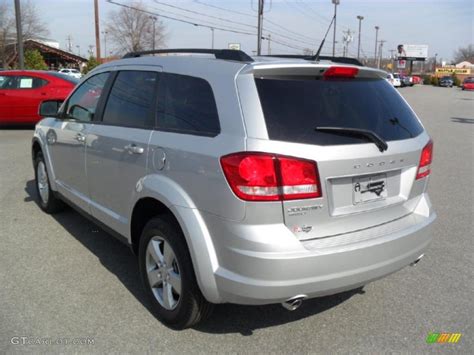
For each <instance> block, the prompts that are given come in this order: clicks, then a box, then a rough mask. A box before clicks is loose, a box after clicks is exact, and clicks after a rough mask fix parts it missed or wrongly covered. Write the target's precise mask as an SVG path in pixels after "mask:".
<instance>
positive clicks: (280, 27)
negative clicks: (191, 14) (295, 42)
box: [194, 0, 319, 41]
mask: <svg viewBox="0 0 474 355" xmlns="http://www.w3.org/2000/svg"><path fill="white" fill-rule="evenodd" d="M194 2H195V3H197V4H199V5H202V6H206V7H209V8H214V9H217V10H221V11H225V12H228V13H232V14H237V15H242V16H247V17H251V18H252V19H253V20H255V19H256V18H257V16H256V15H252V14H249V13H245V12H241V11H236V10H231V9H227V8H224V7H220V6H216V5H211V4H207V3H204V2H201V1H199V0H194ZM267 17H268V16H267ZM265 23H267V24H271V25H273V26H275V27H278V28H279V29H282V30H284V31H286V32H289V33H291V34H293V35H296V36H299V37H301V38H305V39H306V40H310V41H313V40H316V41H318V40H319V39H318V38H312V37H309V36H306V35H303V34H301V33H298V32H295V31H293V30H290V29H289V28H287V27H284V26H282V25H281V24H279V23H276V22H273V21H271V20H270V19H268V18H266V19H265Z"/></svg>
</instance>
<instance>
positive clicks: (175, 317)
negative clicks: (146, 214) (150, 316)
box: [138, 216, 212, 329]
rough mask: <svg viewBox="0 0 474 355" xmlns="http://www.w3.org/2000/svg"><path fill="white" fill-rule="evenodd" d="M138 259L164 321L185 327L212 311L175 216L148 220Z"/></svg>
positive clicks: (154, 309)
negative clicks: (198, 281) (200, 286)
mask: <svg viewBox="0 0 474 355" xmlns="http://www.w3.org/2000/svg"><path fill="white" fill-rule="evenodd" d="M138 262H139V266H140V274H141V278H142V282H143V285H144V286H145V289H146V293H147V296H148V298H149V299H150V301H151V304H152V308H153V311H154V313H155V315H156V317H157V318H158V319H159V320H160V321H161V322H163V323H164V324H165V325H167V326H169V327H171V328H173V329H185V328H188V327H191V326H193V325H194V324H197V323H198V322H200V321H202V320H203V319H205V318H207V317H208V316H209V315H210V313H211V311H212V304H210V303H209V302H207V300H206V299H205V298H204V296H203V295H202V293H201V291H200V289H199V286H198V284H197V281H196V277H195V274H194V269H193V265H192V262H191V256H190V254H189V251H188V248H187V245H186V242H185V239H184V235H183V233H182V232H181V229H180V227H179V225H178V224H177V223H176V222H175V221H174V219H173V218H171V217H170V216H160V217H155V218H152V219H151V220H150V221H149V222H148V223H147V224H146V226H145V228H144V229H143V232H142V235H141V238H140V246H139V253H138Z"/></svg>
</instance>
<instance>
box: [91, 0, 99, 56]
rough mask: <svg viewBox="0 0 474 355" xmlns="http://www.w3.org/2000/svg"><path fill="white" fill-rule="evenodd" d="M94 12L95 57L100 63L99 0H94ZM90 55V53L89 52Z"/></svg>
mask: <svg viewBox="0 0 474 355" xmlns="http://www.w3.org/2000/svg"><path fill="white" fill-rule="evenodd" d="M94 14H95V49H96V58H97V60H98V61H99V63H100V28H99V0H94ZM91 55H92V54H91Z"/></svg>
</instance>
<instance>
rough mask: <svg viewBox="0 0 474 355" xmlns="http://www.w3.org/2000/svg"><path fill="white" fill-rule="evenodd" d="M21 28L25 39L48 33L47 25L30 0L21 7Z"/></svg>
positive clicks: (39, 36)
mask: <svg viewBox="0 0 474 355" xmlns="http://www.w3.org/2000/svg"><path fill="white" fill-rule="evenodd" d="M21 29H22V32H23V38H24V39H25V40H27V39H35V38H41V37H45V36H47V35H49V30H48V27H47V26H46V24H45V23H44V22H43V21H42V20H41V18H40V16H39V15H38V12H37V9H36V5H35V4H34V3H33V2H31V1H30V0H29V1H27V2H26V3H24V4H23V5H22V7H21Z"/></svg>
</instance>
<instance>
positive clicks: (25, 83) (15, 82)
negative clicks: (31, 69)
mask: <svg viewBox="0 0 474 355" xmlns="http://www.w3.org/2000/svg"><path fill="white" fill-rule="evenodd" d="M2 79H3V80H2ZM2 79H0V88H2V89H10V90H11V89H36V88H40V87H42V86H44V85H46V84H47V83H48V81H46V80H44V79H41V78H34V77H31V76H4V77H2Z"/></svg>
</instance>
